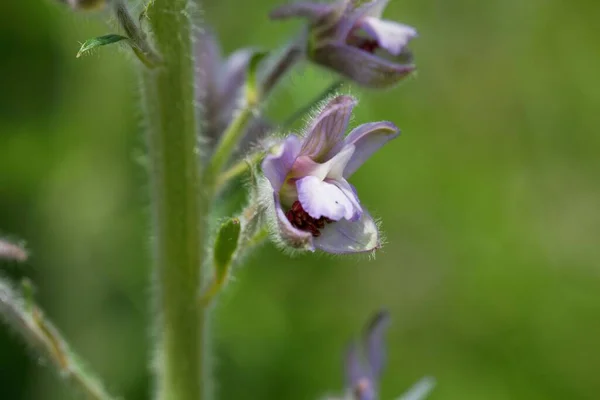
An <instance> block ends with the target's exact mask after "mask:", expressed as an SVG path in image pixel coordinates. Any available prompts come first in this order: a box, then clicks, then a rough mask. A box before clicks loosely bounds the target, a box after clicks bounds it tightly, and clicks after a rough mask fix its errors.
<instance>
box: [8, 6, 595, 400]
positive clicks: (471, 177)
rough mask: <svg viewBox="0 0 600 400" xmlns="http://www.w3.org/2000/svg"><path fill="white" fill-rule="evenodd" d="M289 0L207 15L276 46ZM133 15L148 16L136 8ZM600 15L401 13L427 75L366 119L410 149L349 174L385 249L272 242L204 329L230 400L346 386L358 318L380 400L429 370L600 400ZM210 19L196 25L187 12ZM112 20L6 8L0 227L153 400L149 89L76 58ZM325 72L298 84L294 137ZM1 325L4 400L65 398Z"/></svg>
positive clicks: (94, 356)
mask: <svg viewBox="0 0 600 400" xmlns="http://www.w3.org/2000/svg"><path fill="white" fill-rule="evenodd" d="M277 3H278V2H277V1H275V0H260V1H253V2H243V1H240V0H220V1H219V2H217V1H207V2H206V5H205V7H204V11H203V12H202V13H201V14H202V17H203V18H204V20H205V21H209V22H210V23H211V24H212V25H213V26H214V29H215V31H217V32H218V34H219V35H220V36H221V37H222V40H223V46H224V48H225V49H226V51H231V50H233V49H235V48H236V47H238V46H243V45H248V44H252V45H259V46H263V47H265V48H270V47H274V46H277V45H280V44H282V43H284V42H285V41H286V40H287V35H289V34H291V33H293V32H294V31H295V30H296V29H297V28H298V27H299V25H298V24H294V23H289V24H284V23H270V22H268V20H267V17H266V15H267V13H268V11H269V10H270V8H271V7H273V6H274V5H276V4H277ZM137 9H138V10H139V7H138V8H137ZM599 13H600V3H598V2H596V1H593V0H589V1H573V2H561V1H557V0H555V1H552V0H529V1H526V2H524V1H520V0H490V1H485V2H478V1H469V0H453V1H444V0H434V1H406V0H404V1H399V0H398V1H392V2H391V4H390V6H389V8H388V10H387V11H386V14H385V15H386V16H387V17H389V18H390V19H398V20H401V21H403V22H405V23H408V24H411V25H414V26H416V27H417V28H418V29H419V32H420V38H419V39H418V40H417V41H415V42H414V45H413V48H414V51H415V54H416V59H417V61H418V66H419V73H418V76H417V77H416V78H415V79H411V80H409V81H408V82H406V83H404V84H403V85H401V86H400V87H399V88H396V89H393V90H388V91H385V92H372V91H368V90H361V89H357V88H352V89H350V90H351V92H352V93H354V94H356V95H358V96H359V97H360V99H361V103H360V105H359V107H358V108H357V109H356V115H355V120H354V123H355V124H359V123H363V122H368V121H372V120H382V119H388V120H392V121H394V122H396V123H397V124H398V125H399V126H400V127H401V128H402V130H403V135H402V136H401V137H400V138H399V139H398V140H396V141H395V142H393V143H391V144H390V145H388V146H387V147H386V148H385V149H383V150H382V151H381V152H380V153H379V154H378V155H377V156H376V157H375V158H373V159H372V160H370V161H369V163H367V164H366V165H365V166H364V167H363V168H362V169H361V170H360V171H359V172H358V173H357V174H356V175H355V177H353V183H354V184H355V186H356V187H357V189H358V191H359V193H360V195H361V199H362V201H363V203H364V204H365V205H366V206H367V207H368V208H369V209H370V210H371V211H372V212H373V213H374V214H375V215H377V216H378V217H380V218H381V219H382V221H383V228H384V231H385V233H386V236H387V240H388V245H387V246H386V247H385V248H384V249H383V250H382V251H381V252H379V253H378V254H377V258H376V259H375V260H373V261H369V260H367V259H364V258H350V259H347V258H329V257H324V256H316V255H307V256H302V257H297V258H293V259H289V258H287V257H285V256H283V255H282V254H280V253H279V252H278V251H277V250H276V249H274V248H273V247H272V246H270V245H267V246H264V247H263V248H262V249H261V250H260V251H258V252H257V254H256V255H254V256H252V257H251V258H250V259H249V263H248V265H246V266H245V267H244V268H243V269H242V270H239V271H238V272H237V279H236V280H235V282H234V283H233V284H232V285H231V287H230V289H229V290H228V292H227V293H226V294H225V295H224V296H223V297H222V298H221V302H220V304H219V305H218V307H217V309H216V315H215V320H214V324H213V325H214V337H215V343H216V348H215V349H214V350H215V351H214V352H215V355H214V360H215V366H216V374H217V377H218V380H219V392H220V394H221V396H220V398H222V399H290V400H296V399H298V400H300V399H314V398H317V397H318V396H319V395H321V394H323V393H325V392H335V391H337V390H339V389H341V386H342V384H343V382H342V366H341V360H342V353H343V350H344V348H345V346H346V344H347V342H348V340H349V339H350V338H352V337H353V335H355V334H356V333H357V332H358V331H359V330H360V328H361V325H362V323H363V322H364V320H365V319H366V318H367V317H368V316H369V314H370V313H371V312H372V311H374V310H376V309H378V308H380V307H382V306H386V307H388V308H389V309H390V311H391V313H392V315H393V318H394V324H393V325H392V327H391V329H390V331H389V335H388V344H389V352H390V354H389V365H388V368H387V370H386V373H385V377H384V379H383V382H382V390H383V398H384V399H390V398H393V397H394V396H396V395H397V394H399V393H400V392H401V391H403V390H404V389H405V388H406V387H408V386H409V385H410V384H411V383H412V382H414V381H415V380H417V379H418V378H420V377H421V376H423V375H426V374H430V375H433V376H435V377H436V378H437V380H438V386H437V388H436V390H435V392H434V394H433V396H432V399H463V400H468V399H474V400H475V399H476V400H480V399H486V400H488V399H489V400H504V399H523V400H525V399H527V400H532V399H595V398H598V395H599V393H600V384H599V383H598V382H599V381H598V379H597V374H598V371H599V370H600V339H599V338H600V318H598V316H599V315H600V295H599V293H600V185H599V184H598V177H599V174H600V157H599V156H598V150H599V149H600V135H598V132H597V129H598V127H600V113H599V112H598V109H599V108H600V90H599V89H598V83H597V82H598V71H600V52H598V41H599V40H600V31H598V29H597V15H599ZM198 14H200V13H198ZM102 20H103V18H102V15H98V14H95V15H92V16H89V15H87V16H84V15H73V14H72V13H70V12H68V11H67V10H66V8H65V7H59V6H56V5H55V4H53V3H52V2H51V1H49V0H45V1H44V0H21V1H20V2H12V1H4V2H2V4H1V5H0V230H1V231H0V233H2V234H3V235H9V236H10V235H12V236H10V237H15V238H24V239H26V240H27V242H28V247H29V248H30V249H31V252H32V258H31V260H30V262H29V263H28V264H27V265H25V266H24V267H23V268H21V267H17V266H13V265H8V266H6V265H4V266H2V269H3V274H7V275H10V276H12V277H13V278H18V277H19V276H23V275H26V276H30V277H31V278H32V279H33V280H34V281H35V282H36V285H37V287H38V298H39V301H40V302H41V303H42V304H43V305H44V306H45V308H46V309H47V313H48V315H49V316H50V317H51V318H52V319H53V320H54V321H56V322H57V324H58V325H59V326H60V327H61V328H62V330H63V331H64V333H65V335H66V336H67V337H68V338H69V339H70V340H71V343H72V344H73V346H74V348H75V349H76V350H78V351H79V353H80V354H81V355H82V356H83V357H84V358H85V359H86V360H88V362H89V364H90V365H91V366H92V367H93V368H94V369H96V370H97V371H99V372H100V375H102V376H103V377H105V378H106V380H107V381H108V382H110V387H111V388H113V389H114V391H115V392H118V393H122V394H124V395H125V397H126V398H127V399H143V398H147V397H148V395H149V389H148V387H149V382H150V379H149V373H148V370H149V367H148V362H147V361H146V360H147V359H148V358H149V356H150V355H151V352H152V351H151V349H150V348H149V346H148V344H147V343H148V341H147V340H145V339H147V338H149V337H151V336H152V335H153V332H152V329H151V328H148V327H147V325H148V323H149V321H150V316H151V315H152V312H151V310H150V309H149V308H148V306H147V300H148V299H149V297H150V293H149V292H150V290H149V289H148V286H149V282H150V280H151V279H150V271H149V267H148V265H149V259H148V256H147V253H148V247H149V238H148V236H149V234H148V232H149V231H148V225H149V224H148V221H147V207H148V206H147V205H148V198H147V190H146V189H147V183H146V179H145V174H144V170H143V166H142V164H143V153H144V145H143V136H142V132H141V129H140V127H141V126H142V125H143V124H142V120H141V112H140V109H139V107H138V93H137V91H136V87H135V84H136V75H135V71H134V69H133V68H132V65H133V63H132V62H129V61H127V58H128V56H127V54H126V52H125V51H116V50H115V49H109V48H105V49H101V50H99V51H98V52H96V53H95V54H94V55H92V56H88V57H85V58H81V59H76V58H75V54H76V53H77V49H78V42H82V41H83V40H85V39H87V38H89V37H92V36H97V35H101V34H105V33H108V32H109V31H110V29H109V28H107V27H106V26H105V25H103V23H102ZM332 79H333V76H332V75H331V74H329V73H327V72H324V71H322V70H319V69H316V68H314V67H310V66H303V67H301V68H299V69H298V70H297V71H296V72H295V73H294V74H293V75H292V77H291V78H290V79H289V81H288V82H286V83H284V84H283V85H282V87H281V89H280V90H279V91H278V93H277V94H276V98H275V99H274V101H272V102H271V105H270V107H269V115H270V116H271V117H272V118H274V119H276V120H279V121H281V120H283V119H285V117H286V116H287V115H289V114H290V113H291V112H292V111H293V110H295V109H297V108H299V107H301V106H303V105H304V104H305V102H306V101H307V100H308V99H310V98H311V97H313V96H314V95H315V94H316V93H317V92H318V91H319V90H321V89H323V88H325V87H326V86H328V84H329V83H330V82H331V81H332ZM30 355H32V352H29V351H27V349H25V348H24V347H23V346H22V345H21V342H20V340H18V338H17V337H16V336H15V335H13V334H11V333H10V332H9V331H8V330H6V329H4V328H3V329H0V387H1V393H2V396H0V397H2V398H6V399H44V400H46V399H50V400H51V399H64V398H69V396H68V394H67V393H68V392H67V391H66V390H65V389H64V388H63V385H62V384H61V383H60V382H59V381H58V380H57V379H55V377H54V376H53V375H52V374H51V373H50V372H49V371H48V369H45V368H40V367H39V366H38V365H37V364H38V362H37V361H36V360H35V359H32V358H30V357H29V356H30Z"/></svg>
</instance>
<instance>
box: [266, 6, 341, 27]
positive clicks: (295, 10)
mask: <svg viewBox="0 0 600 400" xmlns="http://www.w3.org/2000/svg"><path fill="white" fill-rule="evenodd" d="M334 9H335V8H334V7H333V5H332V4H319V3H309V2H297V3H291V4H286V5H284V6H280V7H277V8H276V9H274V10H273V11H271V13H270V14H269V17H270V18H271V19H287V18H295V17H302V18H308V19H309V20H310V21H311V22H316V21H318V20H320V19H322V18H324V17H326V16H328V15H329V14H331V13H332V12H333V11H334Z"/></svg>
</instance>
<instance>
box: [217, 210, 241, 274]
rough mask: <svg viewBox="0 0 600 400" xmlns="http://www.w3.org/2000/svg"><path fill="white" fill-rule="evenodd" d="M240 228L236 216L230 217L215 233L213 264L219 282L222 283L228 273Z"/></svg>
mask: <svg viewBox="0 0 600 400" xmlns="http://www.w3.org/2000/svg"><path fill="white" fill-rule="evenodd" d="M240 228H241V226H240V220H239V219H238V218H231V219H229V220H227V221H225V222H224V223H223V224H222V225H221V228H220V229H219V233H218V234H217V240H216V241H215V252H214V266H215V280H216V281H217V282H219V283H223V282H224V281H225V280H226V279H227V276H228V274H229V269H230V266H231V260H232V259H233V255H234V254H235V251H236V250H237V247H238V241H239V238H240Z"/></svg>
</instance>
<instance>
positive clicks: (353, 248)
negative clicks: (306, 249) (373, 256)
mask: <svg viewBox="0 0 600 400" xmlns="http://www.w3.org/2000/svg"><path fill="white" fill-rule="evenodd" d="M314 243H315V247H316V248H318V249H320V250H323V251H326V252H328V253H335V254H346V253H362V252H367V251H373V250H376V249H377V248H379V246H380V243H379V232H378V231H377V225H376V224H375V221H374V220H373V218H372V217H371V216H370V215H369V213H368V212H367V211H366V210H363V214H362V217H361V219H360V220H358V221H356V222H352V221H348V220H346V219H342V220H339V221H337V222H334V223H331V224H327V225H325V228H323V229H322V230H321V236H319V237H317V238H314Z"/></svg>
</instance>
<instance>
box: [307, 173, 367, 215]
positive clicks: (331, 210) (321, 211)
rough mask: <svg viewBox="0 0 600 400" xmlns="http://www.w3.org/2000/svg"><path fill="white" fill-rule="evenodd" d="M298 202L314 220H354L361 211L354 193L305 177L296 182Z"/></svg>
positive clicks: (317, 179) (312, 177) (335, 185)
mask: <svg viewBox="0 0 600 400" xmlns="http://www.w3.org/2000/svg"><path fill="white" fill-rule="evenodd" d="M296 188H297V189H298V200H299V201H300V204H302V208H304V210H305V211H306V212H307V213H308V215H310V216H311V217H313V218H315V219H319V218H321V217H326V218H329V219H332V220H334V221H339V220H341V219H342V218H345V219H348V220H356V219H359V218H360V215H361V213H362V209H361V208H360V204H359V203H358V199H356V196H355V194H354V193H352V192H351V191H348V190H341V189H340V188H339V187H338V185H337V184H334V183H331V182H327V181H322V180H320V179H319V178H317V177H316V176H307V177H306V178H302V179H299V180H298V181H297V182H296Z"/></svg>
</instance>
